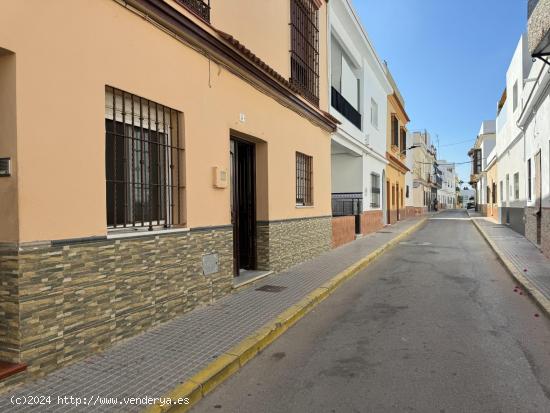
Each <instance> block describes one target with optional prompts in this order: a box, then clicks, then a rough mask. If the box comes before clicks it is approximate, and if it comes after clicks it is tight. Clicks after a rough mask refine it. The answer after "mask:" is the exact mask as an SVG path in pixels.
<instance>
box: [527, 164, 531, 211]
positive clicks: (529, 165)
mask: <svg viewBox="0 0 550 413" xmlns="http://www.w3.org/2000/svg"><path fill="white" fill-rule="evenodd" d="M531 180H532V177H531V159H527V199H528V200H529V201H530V200H531V197H532V193H531Z"/></svg>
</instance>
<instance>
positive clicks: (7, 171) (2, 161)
mask: <svg viewBox="0 0 550 413" xmlns="http://www.w3.org/2000/svg"><path fill="white" fill-rule="evenodd" d="M2 176H11V158H0V177H2Z"/></svg>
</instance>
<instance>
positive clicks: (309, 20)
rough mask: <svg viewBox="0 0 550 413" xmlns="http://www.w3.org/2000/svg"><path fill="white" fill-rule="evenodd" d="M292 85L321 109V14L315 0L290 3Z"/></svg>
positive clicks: (300, 0)
mask: <svg viewBox="0 0 550 413" xmlns="http://www.w3.org/2000/svg"><path fill="white" fill-rule="evenodd" d="M290 14H291V22H290V30H291V33H290V41H291V50H290V69H291V74H290V76H291V77H290V82H291V83H292V84H293V85H294V86H295V87H296V88H297V89H298V90H299V91H300V93H301V94H302V95H303V96H304V97H305V98H306V99H308V100H309V101H310V102H312V103H313V104H314V105H317V106H318V105H319V27H318V24H319V12H318V10H317V7H316V6H315V4H314V2H313V0H290Z"/></svg>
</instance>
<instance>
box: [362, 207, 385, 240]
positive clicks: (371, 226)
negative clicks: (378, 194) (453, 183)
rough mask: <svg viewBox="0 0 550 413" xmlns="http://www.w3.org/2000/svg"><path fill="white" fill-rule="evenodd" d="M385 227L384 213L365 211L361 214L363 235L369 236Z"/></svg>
mask: <svg viewBox="0 0 550 413" xmlns="http://www.w3.org/2000/svg"><path fill="white" fill-rule="evenodd" d="M383 226H384V221H383V216H382V211H381V210H379V211H364V212H363V213H362V214H361V234H363V235H367V234H372V233H373V232H376V231H378V230H379V229H380V228H382V227H383Z"/></svg>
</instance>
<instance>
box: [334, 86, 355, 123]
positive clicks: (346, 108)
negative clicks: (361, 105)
mask: <svg viewBox="0 0 550 413" xmlns="http://www.w3.org/2000/svg"><path fill="white" fill-rule="evenodd" d="M331 105H332V107H333V108H334V109H336V110H337V111H338V112H340V113H341V114H342V116H344V118H346V119H347V120H349V121H350V122H351V123H353V124H354V125H355V126H356V127H357V129H361V114H360V113H359V112H358V111H357V109H355V108H354V107H353V106H352V105H351V103H349V102H348V101H347V100H346V98H345V97H344V96H342V95H341V94H340V92H338V91H337V90H336V89H335V88H332V94H331Z"/></svg>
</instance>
